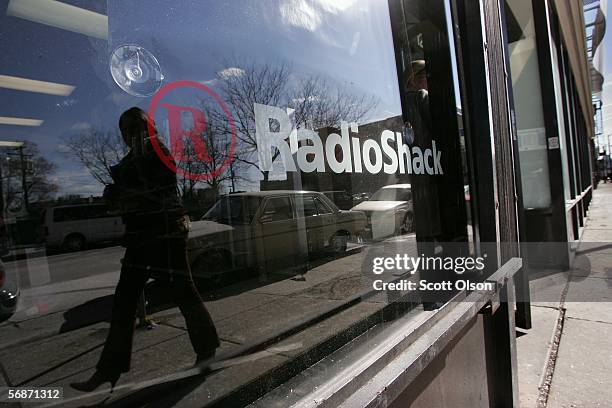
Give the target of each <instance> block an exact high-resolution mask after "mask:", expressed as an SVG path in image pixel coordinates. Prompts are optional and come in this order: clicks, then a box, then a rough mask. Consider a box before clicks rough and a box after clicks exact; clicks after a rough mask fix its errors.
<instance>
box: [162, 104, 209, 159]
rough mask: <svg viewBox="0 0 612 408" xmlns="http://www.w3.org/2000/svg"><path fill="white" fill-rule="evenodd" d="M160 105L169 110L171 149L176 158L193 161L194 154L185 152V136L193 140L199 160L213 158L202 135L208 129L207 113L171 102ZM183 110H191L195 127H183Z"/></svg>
mask: <svg viewBox="0 0 612 408" xmlns="http://www.w3.org/2000/svg"><path fill="white" fill-rule="evenodd" d="M160 106H161V107H163V108H165V109H167V110H168V127H169V132H170V149H171V151H172V153H173V155H174V156H175V159H176V160H177V161H181V162H190V161H192V156H191V155H189V154H186V152H185V140H184V138H185V137H186V138H188V139H190V140H191V143H192V144H193V148H194V150H195V154H196V157H197V158H198V160H200V161H204V162H207V163H208V162H210V161H211V160H212V159H211V158H210V156H209V155H208V150H207V149H206V143H204V140H203V139H202V137H201V134H202V132H204V130H205V129H206V115H205V114H204V112H203V111H201V110H199V109H196V108H192V107H190V106H178V105H171V104H169V103H162V104H161V105H160ZM183 112H189V113H190V114H191V117H192V119H193V127H192V128H191V129H189V130H185V129H184V128H183V120H182V113H183Z"/></svg>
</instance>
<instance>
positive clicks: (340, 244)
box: [329, 232, 348, 254]
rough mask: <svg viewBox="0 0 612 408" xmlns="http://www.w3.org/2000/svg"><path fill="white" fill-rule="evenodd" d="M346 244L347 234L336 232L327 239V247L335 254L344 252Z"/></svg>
mask: <svg viewBox="0 0 612 408" xmlns="http://www.w3.org/2000/svg"><path fill="white" fill-rule="evenodd" d="M347 244H348V236H347V235H346V234H343V233H341V232H338V233H336V234H335V235H334V236H333V237H331V239H330V240H329V248H330V250H331V251H332V252H333V253H335V254H342V253H344V252H346V247H347Z"/></svg>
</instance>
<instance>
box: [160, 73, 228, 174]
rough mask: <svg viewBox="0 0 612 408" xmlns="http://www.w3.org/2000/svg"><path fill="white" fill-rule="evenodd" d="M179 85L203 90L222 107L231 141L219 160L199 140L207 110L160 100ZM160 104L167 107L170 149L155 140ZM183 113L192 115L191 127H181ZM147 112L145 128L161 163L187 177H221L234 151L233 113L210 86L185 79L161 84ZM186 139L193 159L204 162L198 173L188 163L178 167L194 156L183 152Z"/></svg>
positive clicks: (207, 122) (201, 140)
mask: <svg viewBox="0 0 612 408" xmlns="http://www.w3.org/2000/svg"><path fill="white" fill-rule="evenodd" d="M178 88H195V89H198V90H200V91H203V92H205V93H206V94H207V95H208V96H209V97H212V99H213V100H214V101H215V103H216V105H218V107H220V108H221V111H222V112H223V114H224V116H225V118H226V119H227V124H228V131H229V134H230V136H231V141H230V143H229V148H228V149H227V152H221V153H222V156H223V157H222V158H221V160H215V158H218V157H213V155H211V153H212V152H210V151H209V149H208V148H207V146H206V141H205V140H203V139H202V136H201V135H202V133H203V132H205V131H206V130H207V127H208V126H209V120H208V119H207V117H206V113H205V112H204V111H203V110H201V109H198V108H195V107H191V106H179V105H172V104H163V103H160V102H161V101H162V99H163V98H164V96H166V95H167V94H168V93H169V92H170V91H173V90H175V89H178ZM160 106H161V107H163V108H165V109H167V110H168V129H169V140H170V146H169V147H170V149H168V150H166V149H164V148H162V144H161V142H160V141H159V139H158V137H159V135H158V134H157V132H156V130H155V124H154V120H155V113H156V112H157V109H158V108H159V107H160ZM183 113H189V114H191V116H192V119H193V127H192V128H191V129H188V130H185V129H183V124H182V116H183ZM148 115H149V118H150V119H151V120H149V121H148V127H149V136H150V140H151V144H152V145H153V149H154V150H155V153H156V154H157V155H158V156H159V158H160V159H161V160H162V162H163V163H164V164H165V165H166V166H167V167H168V168H169V169H170V170H172V171H173V172H175V173H176V174H178V175H180V176H182V177H185V178H187V179H190V180H195V181H206V180H210V179H214V178H218V177H219V176H221V175H222V174H223V172H225V171H226V170H227V169H228V167H229V166H230V164H231V163H232V160H233V159H234V152H235V150H236V125H235V123H234V118H233V117H232V114H231V113H230V111H229V109H228V107H227V105H226V104H225V102H223V99H221V97H220V96H219V95H218V94H217V93H216V92H215V91H213V90H212V89H210V88H209V87H207V86H205V85H203V84H201V83H199V82H195V81H188V80H181V81H175V82H171V83H169V84H168V85H166V86H164V87H162V88H161V89H160V90H159V91H158V92H157V93H156V94H155V96H154V97H153V99H152V100H151V105H150V106H149V111H148ZM212 137H214V135H212ZM185 139H189V140H190V141H191V149H192V153H193V155H195V158H196V159H197V160H198V161H199V162H200V164H206V165H205V166H203V168H201V171H200V172H194V171H192V170H191V167H190V166H188V168H187V169H184V168H183V166H181V164H182V163H183V162H191V161H192V160H193V158H194V157H192V156H187V155H185ZM216 153H219V152H216ZM216 161H220V162H221V163H218V164H217V163H215V162H216Z"/></svg>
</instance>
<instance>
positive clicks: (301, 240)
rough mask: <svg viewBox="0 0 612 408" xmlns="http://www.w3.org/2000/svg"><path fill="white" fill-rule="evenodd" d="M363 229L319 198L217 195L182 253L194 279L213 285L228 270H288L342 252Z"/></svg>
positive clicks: (362, 220)
mask: <svg viewBox="0 0 612 408" xmlns="http://www.w3.org/2000/svg"><path fill="white" fill-rule="evenodd" d="M365 225H366V217H365V215H364V214H363V213H360V212H354V211H343V210H340V209H338V207H337V206H336V205H335V204H334V203H333V202H332V201H331V200H330V199H329V198H327V197H326V196H325V195H324V194H322V193H319V192H310V191H293V190H278V191H262V192H252V193H238V194H230V195H227V196H223V197H221V198H220V199H219V201H217V203H216V204H215V205H214V206H213V207H212V208H211V209H210V210H209V211H208V212H207V213H206V214H205V215H204V217H202V220H201V221H196V222H193V223H192V225H191V231H190V233H189V241H188V252H189V259H190V263H191V265H192V270H193V274H194V277H195V278H196V279H198V280H200V281H201V280H206V281H211V282H210V283H214V284H217V283H218V282H219V280H221V279H222V277H223V275H224V274H227V272H229V271H232V270H245V269H252V268H257V269H258V270H260V271H261V270H264V271H274V270H279V269H285V268H293V267H295V266H297V265H298V264H300V263H303V262H304V261H305V260H306V258H307V257H308V256H311V255H313V254H319V253H329V252H333V253H340V254H341V253H343V252H345V251H346V248H347V244H348V242H349V240H351V238H355V237H358V236H360V235H361V233H362V232H363V230H364V228H365Z"/></svg>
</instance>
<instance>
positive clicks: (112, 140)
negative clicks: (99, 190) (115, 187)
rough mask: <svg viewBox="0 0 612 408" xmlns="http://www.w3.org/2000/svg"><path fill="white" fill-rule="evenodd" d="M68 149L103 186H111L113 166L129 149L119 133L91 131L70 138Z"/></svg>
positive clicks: (67, 142)
mask: <svg viewBox="0 0 612 408" xmlns="http://www.w3.org/2000/svg"><path fill="white" fill-rule="evenodd" d="M66 146H67V147H68V149H69V150H70V151H71V152H72V153H73V154H74V155H75V156H76V157H77V158H78V159H79V160H80V161H81V163H83V165H84V166H85V167H86V168H87V170H89V173H91V175H92V176H93V178H94V179H96V180H97V181H98V182H100V183H102V184H103V185H105V186H106V185H109V184H111V183H112V182H113V181H112V178H111V173H110V168H111V166H113V165H115V164H117V163H119V161H120V160H121V159H122V158H123V157H124V156H125V155H126V154H127V151H128V147H127V146H126V145H125V143H124V142H123V138H122V137H121V135H120V134H119V132H106V133H105V132H101V131H97V130H89V131H87V132H83V133H80V134H78V135H75V136H72V137H70V138H69V139H68V140H67V141H66Z"/></svg>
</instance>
